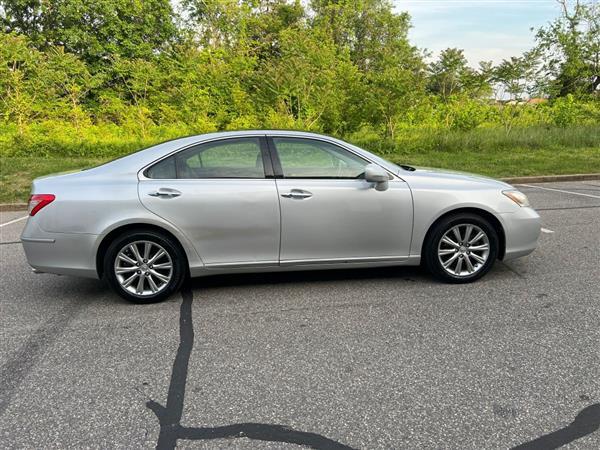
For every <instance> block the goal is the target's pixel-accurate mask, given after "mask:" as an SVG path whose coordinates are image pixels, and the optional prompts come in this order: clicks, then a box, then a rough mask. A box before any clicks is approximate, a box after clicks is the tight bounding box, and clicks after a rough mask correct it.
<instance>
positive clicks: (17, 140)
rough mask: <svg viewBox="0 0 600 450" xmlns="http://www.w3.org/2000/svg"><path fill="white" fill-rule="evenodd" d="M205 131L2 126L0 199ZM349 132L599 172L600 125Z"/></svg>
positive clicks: (511, 168) (442, 159) (405, 148)
mask: <svg viewBox="0 0 600 450" xmlns="http://www.w3.org/2000/svg"><path fill="white" fill-rule="evenodd" d="M198 132H200V130H190V129H188V128H185V127H177V126H171V127H166V126H164V127H154V128H152V129H150V130H148V134H147V135H145V136H139V135H136V133H135V130H129V131H128V130H125V129H124V128H122V127H118V126H116V125H114V124H104V125H91V126H88V127H86V128H83V129H80V130H74V129H73V128H72V127H70V125H68V124H65V123H58V122H44V123H41V124H33V125H31V126H29V127H28V129H27V132H26V133H24V134H18V133H17V130H16V128H15V127H14V125H0V203H11V202H25V201H27V198H28V196H29V190H30V186H31V181H32V180H33V179H34V178H36V177H39V176H42V175H46V174H50V173H55V172H63V171H68V170H76V169H81V168H85V167H89V166H92V165H97V164H99V163H102V162H104V161H107V160H110V159H113V158H115V157H117V156H121V155H124V154H127V153H130V152H132V151H135V150H137V149H140V148H144V147H147V146H149V145H151V144H153V143H157V142H161V141H164V140H167V139H172V138H174V137H177V136H183V135H186V134H191V133H198ZM346 139H347V140H348V141H350V142H353V143H355V144H357V145H359V146H361V147H363V148H366V149H368V150H371V151H373V152H375V153H378V154H380V155H381V156H383V157H384V158H386V159H389V160H390V161H393V162H396V163H407V164H414V165H420V166H430V167H439V168H448V169H454V170H462V171H467V172H474V173H480V174H484V175H489V176H492V177H514V176H526V175H560V174H572V173H600V125H595V126H593V125H587V126H575V125H573V126H571V127H568V128H559V127H549V126H535V127H534V126H532V127H521V128H515V129H513V130H512V131H511V132H510V133H506V132H505V130H504V129H502V128H498V127H495V128H492V127H481V128H477V129H475V130H471V131H466V132H465V131H449V130H441V129H427V128H418V127H413V128H409V129H404V130H398V132H397V136H396V139H395V140H394V141H389V140H388V141H386V140H383V139H381V138H380V137H379V136H378V135H377V133H375V132H374V131H361V132H357V133H354V134H352V135H349V136H347V137H346Z"/></svg>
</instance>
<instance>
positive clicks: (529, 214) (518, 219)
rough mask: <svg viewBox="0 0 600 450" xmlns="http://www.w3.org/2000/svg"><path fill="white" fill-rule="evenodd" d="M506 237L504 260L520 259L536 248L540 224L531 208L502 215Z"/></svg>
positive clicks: (538, 218)
mask: <svg viewBox="0 0 600 450" xmlns="http://www.w3.org/2000/svg"><path fill="white" fill-rule="evenodd" d="M501 216H502V221H503V222H504V231H505V235H506V252H505V254H504V258H503V259H504V260H505V261H508V260H511V259H515V258H520V257H521V256H525V255H528V254H530V253H531V252H533V251H534V250H535V249H536V247H537V242H538V238H539V237H540V230H541V228H542V223H541V219H540V216H539V215H538V213H537V212H536V211H535V210H534V209H533V208H519V210H518V211H517V212H514V213H506V214H502V215H501Z"/></svg>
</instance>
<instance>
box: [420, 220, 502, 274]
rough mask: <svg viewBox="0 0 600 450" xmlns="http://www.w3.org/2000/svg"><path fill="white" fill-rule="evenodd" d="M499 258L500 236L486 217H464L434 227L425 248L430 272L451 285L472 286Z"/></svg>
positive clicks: (426, 263) (425, 259) (442, 222)
mask: <svg viewBox="0 0 600 450" xmlns="http://www.w3.org/2000/svg"><path fill="white" fill-rule="evenodd" d="M497 256H498V234H497V233H496V230H495V229H494V227H493V226H492V225H491V224H490V223H489V222H488V221H487V220H486V219H484V218H483V217H481V216H478V215H476V214H468V213H461V214H455V215H452V216H448V217H446V218H444V219H443V220H441V221H440V222H439V223H438V224H436V225H435V226H434V228H433V229H432V230H431V233H430V234H429V238H428V240H427V242H426V244H425V248H424V255H423V257H424V261H425V265H426V266H427V268H428V269H429V271H430V272H431V273H432V274H433V275H434V276H435V277H436V278H438V279H440V280H442V281H445V282H448V283H469V282H471V281H475V280H477V279H479V278H481V277H482V276H484V275H485V274H486V273H487V272H488V271H489V270H490V269H491V268H492V266H493V265H494V262H495V261H496V258H497Z"/></svg>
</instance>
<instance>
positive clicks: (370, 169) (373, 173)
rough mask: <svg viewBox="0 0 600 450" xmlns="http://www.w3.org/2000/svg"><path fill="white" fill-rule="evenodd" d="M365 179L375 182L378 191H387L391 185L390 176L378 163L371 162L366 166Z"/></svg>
mask: <svg viewBox="0 0 600 450" xmlns="http://www.w3.org/2000/svg"><path fill="white" fill-rule="evenodd" d="M365 180H366V181H368V182H369V183H375V190H376V191H385V190H387V188H388V187H389V182H390V176H389V175H388V173H387V172H386V171H385V169H384V168H383V167H380V166H378V165H377V164H369V165H368V166H367V167H365Z"/></svg>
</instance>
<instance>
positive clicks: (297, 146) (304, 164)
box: [273, 138, 368, 178]
mask: <svg viewBox="0 0 600 450" xmlns="http://www.w3.org/2000/svg"><path fill="white" fill-rule="evenodd" d="M273 142H274V144H275V147H276V149H277V154H278V155H279V160H280V162H281V168H282V170H283V176H284V177H285V178H360V176H361V175H362V174H363V173H364V171H365V166H366V165H367V164H368V162H367V161H365V160H364V159H362V158H361V157H359V156H357V155H355V154H353V153H351V152H348V151H346V150H344V149H343V148H341V147H338V146H337V145H333V144H330V143H328V142H323V141H317V140H313V139H302V138H273Z"/></svg>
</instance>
